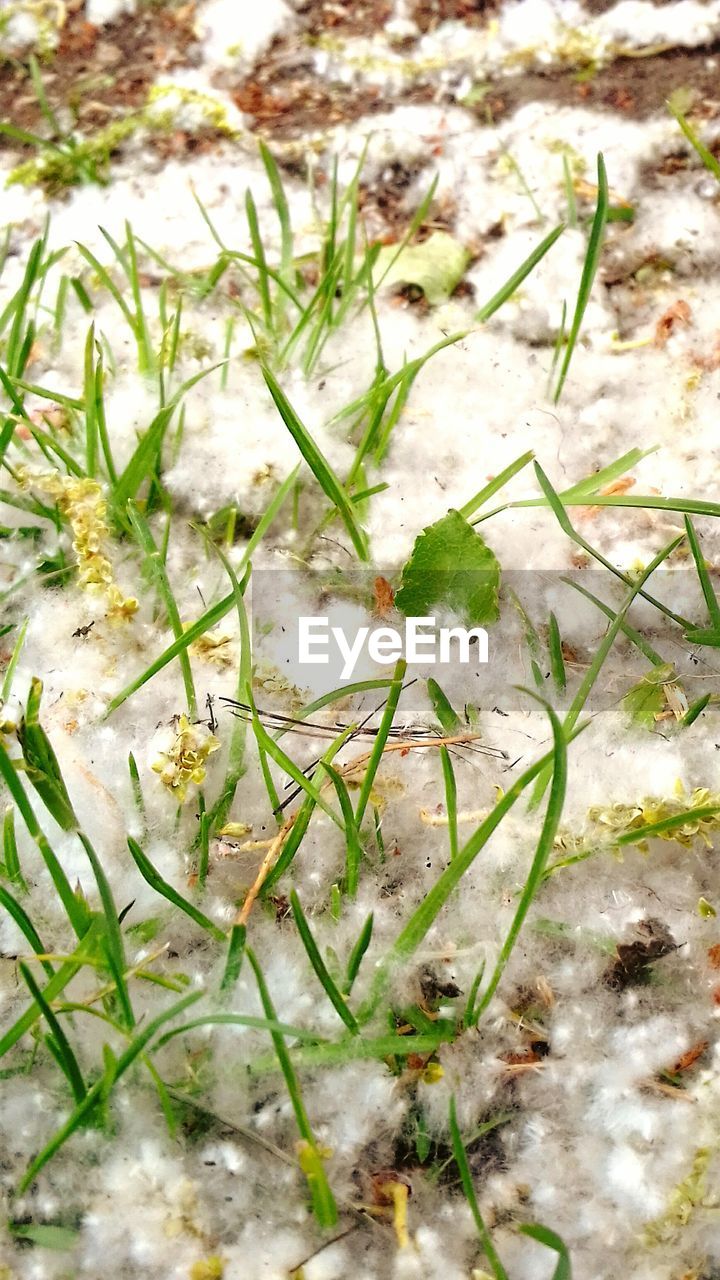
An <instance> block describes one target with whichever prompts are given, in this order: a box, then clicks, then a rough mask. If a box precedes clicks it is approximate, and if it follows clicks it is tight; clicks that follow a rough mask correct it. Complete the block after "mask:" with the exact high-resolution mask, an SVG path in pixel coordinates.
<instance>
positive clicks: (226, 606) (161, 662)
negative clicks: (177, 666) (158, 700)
mask: <svg viewBox="0 0 720 1280" xmlns="http://www.w3.org/2000/svg"><path fill="white" fill-rule="evenodd" d="M297 471H298V468H297V467H295V468H294V470H293V471H291V472H290V475H289V476H288V477H287V479H286V480H284V481H283V483H282V484H281V485H280V488H279V489H278V491H277V493H276V494H275V496H274V497H273V499H272V501H271V502H270V503H269V505H268V507H267V510H266V511H265V512H264V514H263V515H262V517H261V519H260V521H259V522H258V525H257V528H256V529H255V531H254V533H253V535H252V537H251V538H250V541H249V542H248V545H247V547H246V548H245V551H244V553H243V557H242V559H241V561H240V564H239V565H238V568H237V570H236V573H237V574H238V576H239V575H240V574H242V573H245V571H246V568H247V565H248V562H249V560H250V558H251V556H252V555H253V553H254V551H255V548H256V547H257V545H258V544H259V542H260V541H261V540H262V539H263V538H264V536H265V534H266V533H267V531H268V529H269V528H270V525H271V524H272V522H273V520H274V519H275V517H276V516H277V514H278V512H279V511H280V508H281V507H282V506H283V503H284V502H285V500H286V498H287V496H288V494H289V493H290V492H291V490H292V486H293V484H294V482H295V478H296V476H297ZM247 581H248V575H247V574H246V576H245V577H244V578H243V580H242V582H241V590H243V591H244V590H245V587H246V585H247ZM234 604H235V595H234V592H232V591H231V592H230V594H229V595H227V596H223V598H222V600H219V601H218V603H217V604H214V605H211V607H210V608H209V609H207V610H206V611H205V613H204V614H203V615H202V617H201V618H199V619H198V620H197V622H193V623H192V624H191V625H190V626H189V627H188V628H187V629H186V631H185V632H184V633H183V635H182V636H181V637H180V638H179V639H178V640H174V641H173V643H172V644H171V645H168V647H167V649H165V650H164V652H163V653H161V654H160V656H159V657H158V658H156V659H155V661H154V662H151V663H150V666H149V667H148V668H147V670H146V671H144V672H143V673H142V675H140V676H138V677H136V679H135V680H133V681H132V682H131V683H130V684H129V685H126V687H125V688H124V689H123V690H122V691H121V692H120V693H118V694H116V695H115V697H114V698H113V699H112V700H111V702H110V703H109V704H108V708H107V711H106V712H105V716H106V717H107V716H109V715H111V714H112V712H113V711H116V710H117V708H118V707H120V706H122V704H123V702H125V701H126V699H127V698H130V697H132V695H133V694H134V693H137V691H138V689H141V688H142V686H143V685H144V684H146V683H147V681H148V680H151V679H152V677H153V676H155V675H157V673H158V672H159V671H162V669H163V667H165V666H167V664H168V662H172V660H173V658H176V657H177V656H178V654H179V653H181V652H182V650H183V649H187V647H188V645H191V644H192V643H193V642H194V641H195V640H197V639H199V637H200V636H202V635H204V634H205V632H206V631H209V630H211V628H212V627H214V626H216V624H217V623H218V622H220V621H222V619H223V618H224V617H225V615H226V614H227V613H229V612H230V610H231V609H232V607H233V605H234Z"/></svg>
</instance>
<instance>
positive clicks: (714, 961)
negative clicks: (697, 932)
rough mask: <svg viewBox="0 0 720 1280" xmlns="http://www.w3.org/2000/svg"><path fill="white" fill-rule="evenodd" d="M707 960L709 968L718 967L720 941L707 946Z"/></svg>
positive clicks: (719, 967) (719, 961) (719, 966)
mask: <svg viewBox="0 0 720 1280" xmlns="http://www.w3.org/2000/svg"><path fill="white" fill-rule="evenodd" d="M707 954H708V960H709V961H710V968H711V969H720V942H716V943H715V945H714V946H712V947H708V953H707Z"/></svg>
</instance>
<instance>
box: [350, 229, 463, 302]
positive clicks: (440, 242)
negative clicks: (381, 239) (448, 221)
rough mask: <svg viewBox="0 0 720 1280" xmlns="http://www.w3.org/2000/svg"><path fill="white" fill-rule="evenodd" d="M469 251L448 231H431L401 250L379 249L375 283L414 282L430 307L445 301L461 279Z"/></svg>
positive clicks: (392, 248) (389, 246)
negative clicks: (424, 238) (417, 242)
mask: <svg viewBox="0 0 720 1280" xmlns="http://www.w3.org/2000/svg"><path fill="white" fill-rule="evenodd" d="M469 261H470V254H469V253H468V251H467V249H466V248H465V247H464V245H462V244H459V243H458V241H457V240H455V239H454V237H453V236H450V235H448V233H447V231H434V232H433V234H432V235H431V236H428V238H427V240H423V242H422V244H414V245H408V246H407V247H406V248H405V249H403V250H402V251H401V252H400V253H398V252H397V246H396V245H392V244H389V245H386V246H385V247H384V248H383V249H381V250H380V252H379V254H378V256H377V261H376V263H375V271H374V273H373V274H374V277H375V282H376V284H380V283H382V284H414V285H417V287H418V288H419V289H422V291H423V293H424V294H425V297H426V298H427V301H428V302H429V303H430V306H431V307H437V306H439V304H440V303H441V302H447V300H448V298H449V297H450V294H451V293H452V291H453V289H454V288H455V287H456V285H458V284H459V283H460V281H461V280H462V277H463V274H464V272H465V268H466V267H467V264H468V262H469Z"/></svg>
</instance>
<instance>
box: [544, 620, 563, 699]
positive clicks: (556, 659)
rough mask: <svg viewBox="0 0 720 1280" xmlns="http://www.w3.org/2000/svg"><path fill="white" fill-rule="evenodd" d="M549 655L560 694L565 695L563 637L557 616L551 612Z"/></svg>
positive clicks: (551, 668)
mask: <svg viewBox="0 0 720 1280" xmlns="http://www.w3.org/2000/svg"><path fill="white" fill-rule="evenodd" d="M548 653H549V654H550V670H551V672H552V678H553V680H554V682H555V688H556V689H557V690H558V692H559V693H564V692H565V688H566V686H567V674H566V671H565V659H564V658H563V651H562V637H561V635H560V628H559V626H558V620H557V618H556V617H555V614H554V613H552V612H551V614H550V620H549V622H548Z"/></svg>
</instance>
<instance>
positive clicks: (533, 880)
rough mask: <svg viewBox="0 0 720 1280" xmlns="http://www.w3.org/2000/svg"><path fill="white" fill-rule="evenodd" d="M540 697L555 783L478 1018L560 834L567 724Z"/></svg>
mask: <svg viewBox="0 0 720 1280" xmlns="http://www.w3.org/2000/svg"><path fill="white" fill-rule="evenodd" d="M531 696H532V697H536V696H537V695H536V694H532V695H531ZM537 700H538V702H540V703H541V705H542V706H544V708H545V710H546V711H547V714H548V716H549V718H550V724H551V726H552V735H553V749H552V765H551V766H549V767H552V786H551V788H550V795H549V797H548V802H547V808H546V810H545V818H544V821H543V825H542V830H541V832H540V839H539V840H538V843H537V848H536V850H535V856H534V857H533V860H532V864H531V866H530V871H529V872H528V877H527V880H526V881H525V884H524V886H523V890H522V893H521V894H520V901H519V902H518V905H517V909H516V911H515V915H514V917H513V921H512V924H511V925H510V929H509V930H508V934H507V937H506V939H505V941H504V943H503V945H502V947H501V948H500V954H499V956H498V959H497V963H496V965H495V968H494V970H493V973H492V975H491V978H490V981H489V982H488V985H487V987H486V988H485V991H484V992H483V994H482V996H481V998H480V1001H479V1003H478V1005H477V1008H476V1021H477V1020H478V1019H479V1018H480V1017H481V1016H482V1014H483V1012H484V1011H485V1009H487V1007H488V1005H489V1004H490V1001H491V1000H492V998H493V996H494V994H495V992H496V991H497V988H498V986H499V983H500V980H501V978H502V975H503V973H504V972H505V966H506V965H507V962H508V960H509V959H510V956H511V955H512V952H513V950H514V947H515V943H516V942H517V940H518V936H519V934H520V930H521V929H522V926H523V924H524V923H525V917H526V916H527V913H528V911H529V910H530V907H531V905H532V903H533V900H534V898H535V895H536V894H537V891H538V889H539V888H540V885H541V884H542V880H543V872H544V871H545V867H546V865H547V860H548V858H549V856H550V854H551V852H552V848H553V842H554V840H555V836H556V835H557V830H558V826H559V824H560V817H561V814H562V810H563V805H564V803H565V792H566V789H567V737H566V732H565V728H564V727H563V726H562V725H561V724H560V721H559V719H558V717H557V715H556V714H555V712H554V711H553V709H552V707H551V706H550V704H549V703H547V702H544V701H543V699H542V698H538V699H537ZM572 727H573V726H572V725H570V726H568V728H572Z"/></svg>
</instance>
